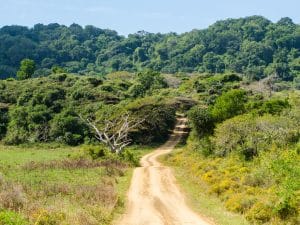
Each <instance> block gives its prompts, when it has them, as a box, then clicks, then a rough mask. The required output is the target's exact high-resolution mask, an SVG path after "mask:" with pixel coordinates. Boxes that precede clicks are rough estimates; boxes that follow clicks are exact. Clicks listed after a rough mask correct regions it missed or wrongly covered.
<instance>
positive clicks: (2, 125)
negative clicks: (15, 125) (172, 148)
mask: <svg viewBox="0 0 300 225" xmlns="http://www.w3.org/2000/svg"><path fill="white" fill-rule="evenodd" d="M7 124H8V109H7V108H6V107H3V108H1V104H0V140H1V139H2V138H3V137H4V136H5V134H6V131H7Z"/></svg>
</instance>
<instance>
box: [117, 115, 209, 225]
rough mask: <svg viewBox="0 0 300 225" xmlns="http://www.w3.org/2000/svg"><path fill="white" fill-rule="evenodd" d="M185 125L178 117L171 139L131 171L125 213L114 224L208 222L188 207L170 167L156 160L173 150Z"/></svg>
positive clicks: (156, 224)
mask: <svg viewBox="0 0 300 225" xmlns="http://www.w3.org/2000/svg"><path fill="white" fill-rule="evenodd" d="M185 127H186V119H185V118H180V119H178V120H177V124H176V127H175V129H174V131H173V134H172V135H171V137H170V139H169V140H168V141H167V142H166V143H165V144H164V145H162V146H161V147H159V148H158V149H156V150H155V151H153V152H152V153H150V154H148V155H145V156H144V157H143V158H142V160H141V167H139V168H136V169H135V170H134V173H133V177H132V181H131V186H130V189H129V192H128V204H127V209H126V212H125V214H124V215H123V216H122V218H121V219H120V221H118V222H117V225H162V224H163V225H185V224H193V225H209V224H210V223H209V222H207V221H206V220H204V219H203V218H201V217H200V216H199V215H197V214H196V213H195V212H193V211H192V210H191V209H190V208H189V207H188V206H187V204H186V202H185V199H184V195H183V194H182V193H181V192H180V190H179V188H178V186H177V184H176V180H175V177H174V175H173V173H172V171H171V169H170V168H169V167H166V166H163V165H162V164H161V163H159V162H158V160H157V158H158V157H159V156H161V155H164V154H168V153H169V152H171V151H172V150H173V149H174V147H175V145H176V144H177V143H178V142H179V141H180V139H181V137H182V135H183V134H184V128H185Z"/></svg>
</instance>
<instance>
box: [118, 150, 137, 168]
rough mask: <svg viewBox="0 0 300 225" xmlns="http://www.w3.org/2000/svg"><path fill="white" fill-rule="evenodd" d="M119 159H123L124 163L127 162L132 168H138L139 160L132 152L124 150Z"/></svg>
mask: <svg viewBox="0 0 300 225" xmlns="http://www.w3.org/2000/svg"><path fill="white" fill-rule="evenodd" d="M120 158H121V159H123V160H124V161H125V162H129V163H130V164H132V165H133V166H139V159H138V157H137V156H136V155H135V154H134V153H133V151H130V150H128V149H125V150H124V151H122V152H121V154H120Z"/></svg>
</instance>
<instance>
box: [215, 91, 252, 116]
mask: <svg viewBox="0 0 300 225" xmlns="http://www.w3.org/2000/svg"><path fill="white" fill-rule="evenodd" d="M246 101H247V95H246V92H245V91H243V90H231V91H228V92H226V93H224V94H222V95H221V96H220V97H218V98H217V99H216V102H215V104H214V106H213V107H212V109H211V113H212V116H213V118H214V119H215V120H216V121H223V120H225V119H228V118H231V117H233V116H235V115H238V114H242V113H243V112H244V111H245V103H246Z"/></svg>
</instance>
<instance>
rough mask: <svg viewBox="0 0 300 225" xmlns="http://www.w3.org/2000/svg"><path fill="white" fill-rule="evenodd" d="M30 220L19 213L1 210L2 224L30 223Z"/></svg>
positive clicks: (19, 224) (18, 224) (0, 224)
mask: <svg viewBox="0 0 300 225" xmlns="http://www.w3.org/2000/svg"><path fill="white" fill-rule="evenodd" d="M28 224H29V222H28V221H27V220H25V219H24V218H23V216H21V215H20V214H18V213H15V212H13V211H8V210H1V211H0V225H28Z"/></svg>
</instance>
